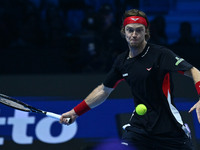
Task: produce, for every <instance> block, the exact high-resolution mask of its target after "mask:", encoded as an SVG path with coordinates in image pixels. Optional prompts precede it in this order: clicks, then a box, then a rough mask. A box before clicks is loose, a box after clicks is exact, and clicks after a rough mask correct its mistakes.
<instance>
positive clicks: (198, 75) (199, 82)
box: [184, 67, 200, 97]
mask: <svg viewBox="0 0 200 150" xmlns="http://www.w3.org/2000/svg"><path fill="white" fill-rule="evenodd" d="M184 74H185V75H186V76H189V77H191V78H192V79H193V81H194V84H195V88H196V90H197V93H198V95H199V97H200V71H199V70H198V69H197V68H195V67H193V68H191V69H190V70H188V71H186V72H185V73H184Z"/></svg>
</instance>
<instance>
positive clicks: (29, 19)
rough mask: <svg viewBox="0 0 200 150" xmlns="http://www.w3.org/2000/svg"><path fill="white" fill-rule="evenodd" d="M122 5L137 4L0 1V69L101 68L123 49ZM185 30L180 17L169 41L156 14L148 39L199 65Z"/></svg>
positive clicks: (134, 4)
mask: <svg viewBox="0 0 200 150" xmlns="http://www.w3.org/2000/svg"><path fill="white" fill-rule="evenodd" d="M128 8H136V9H137V8H139V0H134V1H133V0H101V1H100V0H6V1H3V0H2V1H0V53H1V59H0V68H1V69H0V73H1V74H15V73H17V74H20V73H105V72H107V71H108V70H109V69H110V67H111V65H112V63H113V61H114V59H115V58H116V55H118V54H119V53H121V52H123V51H125V50H126V49H127V45H126V42H125V39H123V38H122V36H121V35H120V28H121V17H122V14H123V12H124V11H125V10H126V9H128ZM191 30H192V29H191V25H190V23H189V22H183V23H181V25H180V39H178V40H177V42H175V43H173V44H170V45H169V44H168V38H167V36H166V33H165V18H164V17H163V16H157V17H155V18H154V19H153V20H152V21H151V40H150V42H153V43H156V44H161V45H165V46H168V47H170V48H171V49H174V50H176V53H177V54H179V55H180V56H182V57H184V58H185V59H186V60H188V61H189V62H191V63H192V64H194V65H196V66H197V67H199V66H198V63H197V62H196V61H197V58H195V57H197V55H195V50H196V49H198V47H199V44H198V43H197V42H196V39H194V38H193V37H192V34H191ZM187 49H188V50H187ZM188 51H189V53H190V54H191V55H194V56H191V55H190V56H189V55H188Z"/></svg>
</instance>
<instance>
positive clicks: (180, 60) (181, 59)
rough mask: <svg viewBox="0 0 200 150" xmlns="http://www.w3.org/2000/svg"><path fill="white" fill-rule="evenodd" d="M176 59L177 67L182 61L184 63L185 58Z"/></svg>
mask: <svg viewBox="0 0 200 150" xmlns="http://www.w3.org/2000/svg"><path fill="white" fill-rule="evenodd" d="M175 58H176V60H177V61H176V63H175V65H176V66H178V65H179V64H180V63H181V62H182V61H184V59H183V58H178V57H175Z"/></svg>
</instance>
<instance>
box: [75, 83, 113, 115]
mask: <svg viewBox="0 0 200 150" xmlns="http://www.w3.org/2000/svg"><path fill="white" fill-rule="evenodd" d="M112 90H113V89H112V88H108V87H105V86H104V85H103V84H102V85H99V86H98V87H97V88H95V89H94V90H93V91H92V92H91V93H90V94H89V95H88V96H87V97H86V99H85V100H84V101H82V102H81V103H80V104H78V105H77V106H76V107H74V109H73V110H74V112H75V113H76V114H77V115H78V116H80V115H82V114H84V113H86V112H87V111H89V110H90V109H92V108H94V107H96V106H98V105H100V104H101V103H103V102H104V101H105V100H106V98H107V97H108V96H109V95H110V93H111V92H112Z"/></svg>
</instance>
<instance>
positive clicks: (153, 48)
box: [148, 43, 172, 54]
mask: <svg viewBox="0 0 200 150" xmlns="http://www.w3.org/2000/svg"><path fill="white" fill-rule="evenodd" d="M148 44H149V46H150V47H151V51H153V52H155V53H160V54H165V53H172V50H171V49H169V48H168V47H166V46H163V45H157V44H152V43H148Z"/></svg>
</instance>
